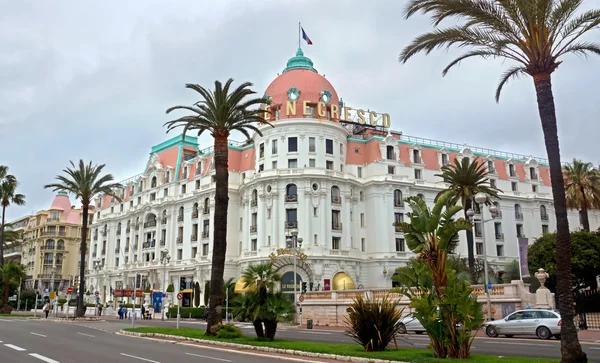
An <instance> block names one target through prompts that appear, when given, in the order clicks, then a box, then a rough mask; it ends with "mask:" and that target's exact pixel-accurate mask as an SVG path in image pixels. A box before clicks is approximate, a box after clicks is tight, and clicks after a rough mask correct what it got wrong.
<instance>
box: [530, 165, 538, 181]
mask: <svg viewBox="0 0 600 363" xmlns="http://www.w3.org/2000/svg"><path fill="white" fill-rule="evenodd" d="M529 177H530V178H531V180H537V179H538V176H537V173H536V172H535V168H529Z"/></svg>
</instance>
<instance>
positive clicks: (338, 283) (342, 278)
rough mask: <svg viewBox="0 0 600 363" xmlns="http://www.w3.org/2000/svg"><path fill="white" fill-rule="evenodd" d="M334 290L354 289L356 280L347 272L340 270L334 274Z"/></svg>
mask: <svg viewBox="0 0 600 363" xmlns="http://www.w3.org/2000/svg"><path fill="white" fill-rule="evenodd" d="M331 287H332V290H354V289H356V284H354V280H352V278H351V277H350V275H348V274H347V273H345V272H338V273H337V274H335V276H333V282H332V284H331Z"/></svg>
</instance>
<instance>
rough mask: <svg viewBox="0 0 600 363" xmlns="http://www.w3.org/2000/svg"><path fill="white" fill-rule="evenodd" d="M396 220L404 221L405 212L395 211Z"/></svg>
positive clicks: (396, 221) (398, 222)
mask: <svg viewBox="0 0 600 363" xmlns="http://www.w3.org/2000/svg"><path fill="white" fill-rule="evenodd" d="M394 222H395V223H397V224H400V223H403V222H404V214H403V213H394Z"/></svg>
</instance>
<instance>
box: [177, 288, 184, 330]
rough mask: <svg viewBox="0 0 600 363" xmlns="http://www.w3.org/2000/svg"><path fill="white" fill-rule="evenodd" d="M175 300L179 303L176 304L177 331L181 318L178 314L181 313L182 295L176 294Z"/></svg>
mask: <svg viewBox="0 0 600 363" xmlns="http://www.w3.org/2000/svg"><path fill="white" fill-rule="evenodd" d="M177 300H179V303H177V329H179V317H180V316H181V315H180V314H179V312H180V311H181V300H183V294H182V293H178V294H177Z"/></svg>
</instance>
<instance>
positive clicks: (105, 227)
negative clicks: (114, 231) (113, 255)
mask: <svg viewBox="0 0 600 363" xmlns="http://www.w3.org/2000/svg"><path fill="white" fill-rule="evenodd" d="M102 231H103V232H104V235H106V231H108V224H105V225H104V229H103V230H102Z"/></svg>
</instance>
